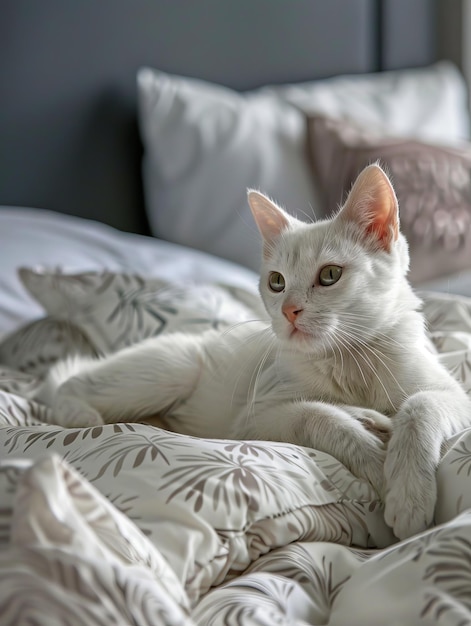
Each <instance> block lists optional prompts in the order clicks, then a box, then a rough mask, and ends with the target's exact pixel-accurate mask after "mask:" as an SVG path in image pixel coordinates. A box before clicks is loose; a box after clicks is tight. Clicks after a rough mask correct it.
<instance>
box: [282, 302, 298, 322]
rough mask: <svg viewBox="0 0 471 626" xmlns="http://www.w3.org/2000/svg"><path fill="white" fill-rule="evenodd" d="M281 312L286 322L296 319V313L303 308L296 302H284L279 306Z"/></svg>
mask: <svg viewBox="0 0 471 626" xmlns="http://www.w3.org/2000/svg"><path fill="white" fill-rule="evenodd" d="M281 312H282V313H283V315H284V316H285V317H286V319H287V320H288V322H291V324H293V322H294V321H295V320H296V318H297V317H298V315H299V314H300V313H302V312H303V309H300V308H299V306H296V304H284V305H283V306H282V308H281Z"/></svg>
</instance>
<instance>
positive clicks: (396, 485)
mask: <svg viewBox="0 0 471 626" xmlns="http://www.w3.org/2000/svg"><path fill="white" fill-rule="evenodd" d="M392 421H393V432H392V435H391V439H390V442H389V445H388V449H387V455H386V461H385V466H384V476H385V487H386V496H385V520H386V523H387V524H388V525H389V526H390V527H391V528H392V529H393V532H394V534H395V535H396V536H397V537H398V538H399V539H405V538H407V537H410V536H411V535H414V534H416V533H418V532H421V531H423V530H426V529H427V528H428V527H429V526H430V525H431V523H432V521H433V516H434V510H435V504H436V498H437V487H436V470H437V467H438V464H439V462H440V453H441V446H442V443H443V442H444V441H445V440H446V439H447V438H449V437H451V436H452V435H453V434H454V432H457V431H458V430H461V429H462V428H465V427H467V426H470V425H471V403H470V401H469V399H468V398H467V396H466V394H465V393H464V392H463V391H462V390H461V389H460V388H452V389H451V390H443V391H441V390H434V391H421V392H419V393H416V394H414V395H412V396H410V398H408V399H407V400H406V401H405V402H404V404H403V406H402V407H401V409H400V410H399V412H398V414H397V415H396V416H395V417H394V418H393V420H392Z"/></svg>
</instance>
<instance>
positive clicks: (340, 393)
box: [37, 165, 471, 538]
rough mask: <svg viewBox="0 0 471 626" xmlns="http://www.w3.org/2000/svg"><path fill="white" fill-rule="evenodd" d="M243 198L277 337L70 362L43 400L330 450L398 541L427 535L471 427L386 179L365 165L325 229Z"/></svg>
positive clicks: (92, 414) (64, 409)
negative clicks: (425, 308)
mask: <svg viewBox="0 0 471 626" xmlns="http://www.w3.org/2000/svg"><path fill="white" fill-rule="evenodd" d="M248 200H249V204H250V207H251V209H252V212H253V215H254V218H255V221H256V223H257V225H258V228H259V230H260V233H261V234H262V237H263V262H262V270H261V279H260V292H261V295H262V298H263V301H264V303H265V307H266V309H267V311H268V314H269V316H270V318H271V326H270V325H269V324H267V323H263V322H256V321H255V322H249V323H245V324H240V325H237V326H235V327H234V328H232V329H231V330H230V331H225V332H223V331H221V332H218V331H209V332H207V333H203V334H200V335H190V334H182V333H176V334H173V335H167V336H163V337H158V338H155V339H149V340H146V341H144V342H142V343H140V344H138V345H135V346H133V347H130V348H127V349H125V350H122V351H121V352H119V353H116V354H114V355H112V356H109V357H106V358H104V359H103V360H96V361H93V360H75V361H68V362H64V363H62V364H59V365H57V366H56V367H55V368H53V370H52V371H51V373H50V376H49V377H48V379H47V380H46V381H45V383H44V385H43V387H42V389H41V391H40V393H39V395H38V396H37V397H38V399H39V400H41V401H43V402H45V403H46V404H50V405H52V406H53V410H54V414H55V419H56V420H57V421H58V422H59V423H61V424H63V425H66V426H89V425H93V424H99V423H103V422H117V421H124V420H128V421H131V420H138V419H141V420H142V419H143V418H145V417H148V416H151V415H156V414H158V415H160V416H162V417H164V418H165V420H166V424H167V425H168V428H170V429H171V430H174V431H177V432H183V433H187V434H190V435H196V436H202V437H218V438H221V437H222V438H236V439H241V438H244V439H250V438H251V439H269V440H276V441H286V442H292V443H295V444H300V445H303V446H311V447H313V448H316V449H318V450H323V451H325V452H327V453H329V454H331V455H333V456H334V457H336V458H337V459H339V460H340V461H341V462H342V463H344V464H345V465H346V466H347V467H348V468H349V469H350V470H351V471H352V472H353V474H355V475H357V476H358V477H361V478H364V479H366V480H368V481H369V482H370V483H371V484H372V485H373V486H374V488H375V489H376V490H377V491H378V493H379V494H381V495H382V496H383V497H384V500H385V519H386V522H387V523H388V524H389V525H390V526H391V527H392V529H393V531H394V533H395V534H396V536H397V537H399V538H405V537H407V536H410V535H411V534H414V533H416V532H418V531H422V530H424V529H425V528H427V527H428V526H429V525H430V523H431V522H432V519H433V514H434V507H435V500H436V484H435V471H436V468H437V465H438V462H439V459H440V449H441V445H442V443H443V441H444V440H445V439H446V438H447V437H450V436H451V435H452V434H453V433H454V432H456V431H457V430H460V429H462V428H464V427H466V426H470V425H471V402H470V401H469V399H468V397H467V395H466V394H465V392H464V391H463V390H462V388H461V387H460V385H459V384H458V382H457V381H455V380H454V379H453V378H452V377H451V375H450V374H449V373H448V372H447V371H446V370H445V369H444V367H443V366H442V365H441V364H440V363H439V360H438V358H437V356H436V354H435V353H434V352H433V349H432V347H431V345H430V344H429V341H428V339H427V337H426V333H425V330H424V320H423V317H422V315H421V313H419V312H418V309H419V308H420V300H419V299H418V298H417V297H416V296H415V295H414V293H413V291H412V289H411V287H410V286H409V283H408V282H407V280H406V274H407V270H408V265H409V255H408V248H407V243H406V241H405V239H404V237H403V236H402V234H401V233H400V232H399V216H398V205H397V200H396V196H395V193H394V190H393V188H392V186H391V184H390V181H389V179H388V178H387V176H386V174H385V173H384V172H383V171H382V169H381V168H380V167H379V166H377V165H371V166H369V167H367V168H366V169H365V170H364V171H363V172H362V173H361V174H360V175H359V177H358V179H357V181H356V182H355V184H354V186H353V188H352V190H351V192H350V194H349V196H348V199H347V201H346V203H345V205H344V206H343V208H342V209H341V210H340V211H339V212H338V214H337V215H335V216H334V217H333V218H332V219H330V220H324V221H319V222H316V223H314V224H306V223H304V222H300V221H298V220H297V219H295V218H293V217H291V216H289V215H288V214H287V213H285V212H284V211H283V210H282V209H280V208H279V207H277V206H276V205H275V204H274V203H273V202H272V201H270V200H269V199H268V198H267V197H265V196H264V195H262V194H261V193H258V192H256V191H250V192H249V195H248ZM61 383H62V384H61ZM389 431H390V432H389ZM385 433H386V435H387V436H388V438H389V443H388V446H387V451H386V449H385V444H384V440H385V438H386V437H385Z"/></svg>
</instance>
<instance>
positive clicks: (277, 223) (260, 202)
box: [247, 189, 289, 244]
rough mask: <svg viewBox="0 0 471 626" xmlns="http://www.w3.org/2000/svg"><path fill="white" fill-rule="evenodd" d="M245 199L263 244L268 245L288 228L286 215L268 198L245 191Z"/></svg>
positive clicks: (254, 192) (251, 190) (253, 191)
mask: <svg viewBox="0 0 471 626" xmlns="http://www.w3.org/2000/svg"><path fill="white" fill-rule="evenodd" d="M247 199H248V202H249V206H250V209H251V211H252V215H253V217H254V220H255V223H256V224H257V226H258V230H259V231H260V233H261V235H262V237H263V240H264V242H265V243H266V244H270V243H271V242H272V241H273V240H274V239H276V238H277V237H279V236H280V234H281V233H282V232H283V231H284V230H286V229H287V228H288V226H289V217H288V215H287V214H286V213H285V212H284V211H283V209H281V208H280V207H279V206H277V205H276V204H275V203H274V202H272V200H270V198H267V196H264V195H263V193H260V192H259V191H255V190H254V189H249V190H248V191H247Z"/></svg>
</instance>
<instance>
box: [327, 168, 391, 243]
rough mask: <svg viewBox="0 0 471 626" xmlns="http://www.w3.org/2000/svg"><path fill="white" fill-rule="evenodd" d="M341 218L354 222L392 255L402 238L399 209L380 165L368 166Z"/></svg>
mask: <svg viewBox="0 0 471 626" xmlns="http://www.w3.org/2000/svg"><path fill="white" fill-rule="evenodd" d="M338 217H339V218H340V219H342V220H343V219H347V220H349V221H352V222H355V223H356V224H358V225H359V226H360V227H361V229H362V230H363V232H364V233H365V235H366V236H367V237H368V238H369V239H371V238H373V240H374V242H375V243H376V244H377V245H379V247H380V248H382V249H384V250H386V251H387V252H390V251H391V248H392V245H393V244H394V242H395V241H397V238H398V236H399V206H398V203H397V198H396V194H395V193H394V189H393V186H392V185H391V182H390V180H389V178H388V176H387V174H386V173H385V172H384V171H383V170H382V169H381V167H380V166H379V165H377V164H373V165H368V167H365V169H364V170H363V171H362V172H360V174H359V176H358V178H357V179H356V181H355V183H354V184H353V187H352V189H351V191H350V193H349V194H348V198H347V201H346V202H345V204H344V206H343V208H342V209H341V211H340V213H339V215H338Z"/></svg>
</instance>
